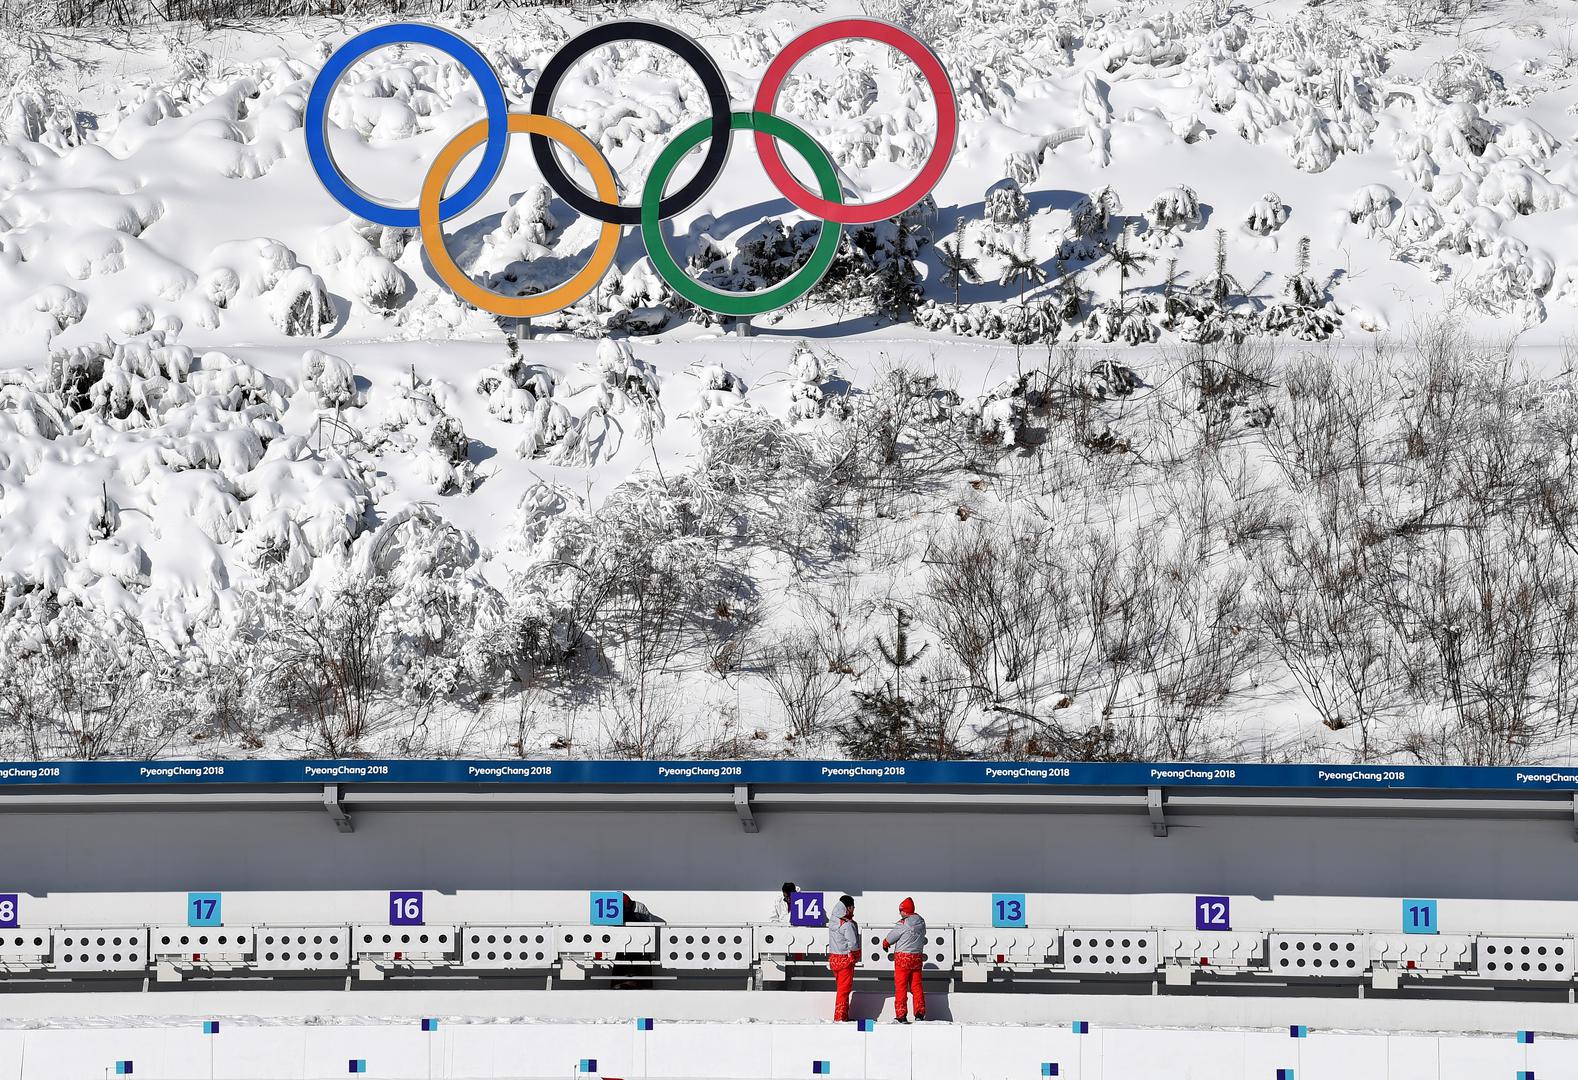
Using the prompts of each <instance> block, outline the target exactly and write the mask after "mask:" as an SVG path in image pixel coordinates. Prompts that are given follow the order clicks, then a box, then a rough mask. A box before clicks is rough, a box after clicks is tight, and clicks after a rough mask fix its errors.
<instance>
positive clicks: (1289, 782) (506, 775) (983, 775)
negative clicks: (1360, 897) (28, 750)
mask: <svg viewBox="0 0 1578 1080" xmlns="http://www.w3.org/2000/svg"><path fill="white" fill-rule="evenodd" d="M323 784H405V785H419V786H423V787H431V786H435V785H439V786H456V787H487V786H496V787H512V788H534V787H561V786H564V787H568V786H576V785H588V786H609V785H634V786H673V787H687V786H717V785H733V784H772V785H778V786H799V785H805V786H815V787H830V786H850V787H854V786H872V787H928V786H938V787H969V788H997V787H1001V788H1013V789H1025V788H1133V789H1143V788H1150V787H1167V788H1184V787H1186V788H1235V789H1240V790H1243V789H1257V788H1258V789H1290V788H1296V789H1317V790H1341V791H1346V790H1361V789H1376V790H1422V791H1544V790H1549V791H1556V792H1569V791H1578V766H1572V767H1567V766H1507V767H1480V766H1460V765H1258V764H1251V765H1227V764H1221V765H1218V764H1184V763H1141V762H1119V763H1096V762H1014V761H515V760H509V761H500V760H486V761H465V760H460V761H457V760H425V761H424V760H391V761H383V760H344V761H314V760H304V761H252V760H237V761H59V762H9V763H3V764H0V790H6V789H15V788H19V787H37V786H42V787H116V788H126V787H132V788H156V787H205V786H214V785H238V786H247V787H253V786H292V785H296V786H321V785H323Z"/></svg>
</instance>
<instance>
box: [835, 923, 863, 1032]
mask: <svg viewBox="0 0 1578 1080" xmlns="http://www.w3.org/2000/svg"><path fill="white" fill-rule="evenodd" d="M858 963H860V924H859V923H857V922H855V899H854V897H852V896H849V895H847V894H846V895H844V896H840V897H839V898H838V899H837V900H836V901H835V902H834V903H833V906H832V907H830V908H829V909H828V920H827V966H828V967H829V968H831V969H832V971H833V978H834V979H835V980H836V981H837V983H838V998H837V1000H835V1001H834V1003H833V1019H834V1020H835V1021H837V1020H848V1019H849V992H850V991H851V990H853V989H854V988H855V965H856V964H858Z"/></svg>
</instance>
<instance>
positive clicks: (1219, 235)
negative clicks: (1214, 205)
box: [1204, 229, 1244, 311]
mask: <svg viewBox="0 0 1578 1080" xmlns="http://www.w3.org/2000/svg"><path fill="white" fill-rule="evenodd" d="M1204 292H1205V295H1206V297H1207V298H1208V299H1209V300H1210V301H1211V303H1213V304H1215V305H1216V308H1217V310H1218V311H1226V310H1227V309H1228V308H1229V307H1230V306H1231V305H1230V304H1229V303H1228V301H1230V300H1231V299H1232V298H1233V297H1234V296H1241V295H1243V292H1244V287H1243V286H1242V285H1240V284H1239V283H1238V279H1237V278H1235V277H1233V275H1232V274H1230V273H1228V272H1227V230H1226V229H1218V230H1216V267H1215V269H1213V270H1212V272H1211V276H1210V277H1209V278H1207V279H1206V280H1205V282H1204Z"/></svg>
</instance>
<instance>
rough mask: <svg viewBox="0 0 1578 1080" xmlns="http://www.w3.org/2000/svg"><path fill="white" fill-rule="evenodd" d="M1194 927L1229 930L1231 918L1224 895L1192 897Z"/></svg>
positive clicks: (1231, 926) (1231, 922)
mask: <svg viewBox="0 0 1578 1080" xmlns="http://www.w3.org/2000/svg"><path fill="white" fill-rule="evenodd" d="M1194 928H1195V929H1196V930H1231V929H1233V920H1232V916H1231V912H1230V909H1229V907H1228V898H1227V897H1225V896H1197V897H1195V898H1194Z"/></svg>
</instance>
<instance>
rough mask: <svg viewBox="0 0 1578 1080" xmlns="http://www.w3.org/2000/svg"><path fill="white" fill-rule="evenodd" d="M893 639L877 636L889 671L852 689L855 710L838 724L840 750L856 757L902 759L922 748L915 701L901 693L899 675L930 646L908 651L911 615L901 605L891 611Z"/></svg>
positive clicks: (902, 691) (901, 681) (900, 677)
mask: <svg viewBox="0 0 1578 1080" xmlns="http://www.w3.org/2000/svg"><path fill="white" fill-rule="evenodd" d="M893 616H894V629H893V642H892V644H891V645H890V644H889V643H888V642H887V641H884V640H883V639H882V638H877V642H876V644H877V651H878V652H879V653H880V654H881V656H882V659H883V660H884V661H885V662H886V663H887V665H888V666H889V667H891V668H892V669H893V673H892V675H891V676H889V677H888V678H886V679H884V680H883V681H882V683H881V684H880V685H878V686H877V687H875V688H874V689H871V690H856V691H855V692H854V693H855V699H856V701H857V703H858V705H857V708H856V711H855V714H854V715H853V716H851V717H850V718H849V719H848V720H846V721H844V722H843V723H842V724H841V725H839V728H838V731H837V737H838V742H839V745H840V746H841V747H842V748H843V750H844V752H845V753H847V754H849V755H850V756H851V757H856V758H885V759H902V758H908V757H913V756H915V754H916V753H917V752H918V751H920V750H921V749H923V748H922V747H921V745H920V742H921V738H920V733H919V732H917V730H916V708H915V702H914V701H912V700H911V699H910V698H909V697H907V696H906V695H905V693H904V685H903V677H904V671H905V669H907V668H910V667H913V666H914V665H915V664H916V663H917V662H918V661H919V660H920V658H921V657H922V656H923V655H924V654H925V652H926V650H927V649H928V648H929V647H930V646H926V645H922V646H921V647H920V649H918V650H916V651H915V652H911V651H910V645H909V626H910V622H911V616H910V614H909V612H907V611H905V610H904V609H903V608H896V609H895V610H894V613H893Z"/></svg>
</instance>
